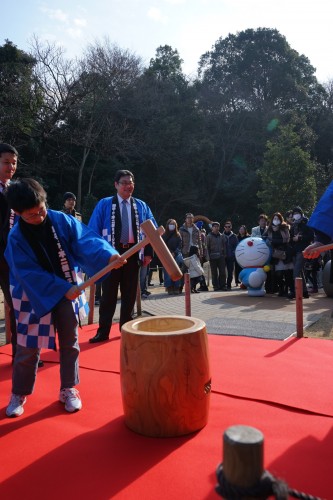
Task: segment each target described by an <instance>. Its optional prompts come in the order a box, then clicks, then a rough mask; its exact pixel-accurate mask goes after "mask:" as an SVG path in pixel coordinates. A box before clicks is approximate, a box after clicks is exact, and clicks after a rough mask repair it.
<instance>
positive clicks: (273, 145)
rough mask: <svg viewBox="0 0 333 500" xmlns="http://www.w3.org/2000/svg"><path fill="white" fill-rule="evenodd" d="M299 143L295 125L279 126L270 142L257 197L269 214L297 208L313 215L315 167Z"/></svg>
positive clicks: (261, 169)
mask: <svg viewBox="0 0 333 500" xmlns="http://www.w3.org/2000/svg"><path fill="white" fill-rule="evenodd" d="M300 143H301V139H300V137H299V136H298V135H297V133H296V132H295V131H294V125H293V124H289V125H286V126H284V127H279V129H278V133H277V136H276V138H275V139H274V140H271V141H268V142H267V149H266V151H265V154H264V162H263V165H262V167H261V168H260V169H259V170H258V174H259V176H260V178H261V180H262V189H261V191H259V192H258V197H259V199H260V200H261V203H260V206H261V208H262V209H263V211H265V212H267V213H268V214H273V213H274V212H276V211H279V212H281V213H285V212H286V211H287V210H288V209H290V208H292V207H293V206H297V205H299V206H301V207H302V208H303V210H304V211H305V212H306V213H309V214H310V213H311V211H312V210H313V208H314V205H315V201H316V182H315V171H316V167H315V164H314V162H313V161H311V158H310V154H309V153H308V152H307V151H305V150H304V149H302V148H301V147H300Z"/></svg>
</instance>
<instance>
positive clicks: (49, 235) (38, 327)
mask: <svg viewBox="0 0 333 500" xmlns="http://www.w3.org/2000/svg"><path fill="white" fill-rule="evenodd" d="M6 197H7V201H8V204H9V206H10V207H11V208H12V210H14V211H15V213H17V214H18V215H19V216H20V218H19V220H18V222H17V223H16V224H15V225H14V227H13V228H12V229H11V231H10V233H9V236H8V243H7V247H6V251H5V257H6V260H7V262H8V265H9V269H10V285H11V294H12V299H13V305H14V309H15V316H16V319H17V347H16V354H15V358H14V363H13V376H12V394H11V398H10V402H9V405H8V407H7V409H6V415H7V416H8V417H19V416H20V415H22V413H23V411H24V408H23V406H24V404H25V403H26V401H27V396H28V395H30V394H32V392H33V390H34V385H35V380H36V372H37V366H38V360H39V356H40V351H41V349H42V348H46V349H55V346H56V344H55V335H56V333H57V337H58V342H59V355H60V393H59V400H60V402H61V403H64V407H65V410H66V411H68V412H70V413H73V412H76V411H79V410H80V409H81V408H82V403H81V398H80V395H79V392H78V391H77V389H76V388H75V386H76V385H77V384H78V383H79V351H80V348H79V344H78V324H79V321H80V319H83V318H84V317H85V316H86V315H87V312H88V304H87V301H86V298H85V294H84V291H81V290H80V288H79V287H78V285H79V284H80V282H81V281H82V278H81V276H80V274H79V272H78V269H82V270H83V272H85V273H87V274H88V275H89V276H93V275H94V274H95V273H97V272H98V271H100V270H101V269H102V268H103V267H105V266H107V265H108V264H109V263H110V262H114V263H115V265H116V266H117V267H118V266H122V265H123V264H124V263H125V261H124V259H122V258H121V257H120V256H119V254H118V252H116V250H114V249H113V248H112V247H111V246H110V245H109V244H108V243H106V242H105V241H104V240H103V238H100V237H99V236H98V235H97V234H96V233H95V232H94V231H92V230H91V229H90V228H88V227H87V226H86V225H84V224H82V223H81V222H79V221H77V220H76V219H74V217H71V216H69V215H66V214H64V213H62V212H58V211H55V210H49V209H47V208H46V201H47V198H46V193H45V191H44V188H43V187H42V186H41V185H40V184H39V183H38V182H37V181H35V180H34V179H20V180H17V181H15V182H12V183H11V184H10V186H9V187H8V189H7V193H6Z"/></svg>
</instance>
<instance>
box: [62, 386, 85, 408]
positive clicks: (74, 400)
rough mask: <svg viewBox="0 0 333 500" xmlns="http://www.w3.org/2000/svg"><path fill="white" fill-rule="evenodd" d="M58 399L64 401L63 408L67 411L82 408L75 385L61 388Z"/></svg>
mask: <svg viewBox="0 0 333 500" xmlns="http://www.w3.org/2000/svg"><path fill="white" fill-rule="evenodd" d="M59 401H61V402H62V403H65V410H66V411H69V413H73V412H75V411H79V410H81V408H82V401H81V398H80V394H79V391H78V390H77V389H75V387H68V388H66V389H61V391H60V394H59Z"/></svg>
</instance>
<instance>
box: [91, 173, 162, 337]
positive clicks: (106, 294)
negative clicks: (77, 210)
mask: <svg viewBox="0 0 333 500" xmlns="http://www.w3.org/2000/svg"><path fill="white" fill-rule="evenodd" d="M114 185H115V188H116V191H117V194H116V195H115V196H111V197H108V198H103V199H102V200H100V201H99V202H98V203H97V205H96V207H95V209H94V211H93V213H92V216H91V218H90V221H89V227H91V228H92V229H93V230H94V231H96V232H97V233H98V234H100V235H101V236H102V237H103V238H105V239H106V240H107V241H108V242H109V243H110V245H112V246H113V247H114V248H115V249H116V250H117V251H118V252H119V254H123V253H124V252H125V251H126V250H128V249H129V248H130V247H132V246H133V245H135V244H136V243H138V242H139V241H140V240H141V239H142V234H141V230H140V224H142V222H144V221H146V220H148V219H150V220H151V221H152V222H153V223H154V224H155V226H157V224H156V221H155V219H154V216H153V214H152V212H151V210H150V208H149V207H148V205H147V204H146V203H145V202H144V201H142V200H139V199H137V198H134V197H133V196H132V194H133V191H134V175H133V174H132V172H130V171H129V170H118V171H117V172H116V175H115V182H114ZM140 254H141V255H142V256H143V252H141V253H140ZM140 254H139V253H136V254H134V255H132V257H130V258H129V259H127V264H125V265H124V266H123V267H122V268H121V269H114V270H112V271H111V273H110V275H109V276H108V277H107V278H106V279H105V280H104V281H103V282H102V296H101V300H100V306H99V327H98V330H97V333H96V335H95V337H92V338H91V339H90V340H89V342H91V343H96V342H102V341H104V340H108V338H109V334H110V329H111V325H112V319H113V316H114V312H115V309H116V304H117V297H118V288H119V286H120V293H121V308H120V327H121V326H122V325H123V324H124V323H126V322H127V321H131V320H132V319H133V317H132V311H133V308H134V304H135V299H136V292H137V285H138V276H139V273H138V271H139V266H140V264H141V262H142V261H143V265H146V261H147V259H149V260H151V257H150V256H146V257H144V256H143V257H142V258H141V260H140ZM147 262H148V261H147Z"/></svg>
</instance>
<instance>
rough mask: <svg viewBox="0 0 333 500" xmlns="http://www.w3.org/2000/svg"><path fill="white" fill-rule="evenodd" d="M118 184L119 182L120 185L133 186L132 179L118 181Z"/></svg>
mask: <svg viewBox="0 0 333 500" xmlns="http://www.w3.org/2000/svg"><path fill="white" fill-rule="evenodd" d="M118 184H121V185H122V186H134V182H133V181H129V182H128V181H119V182H118Z"/></svg>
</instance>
